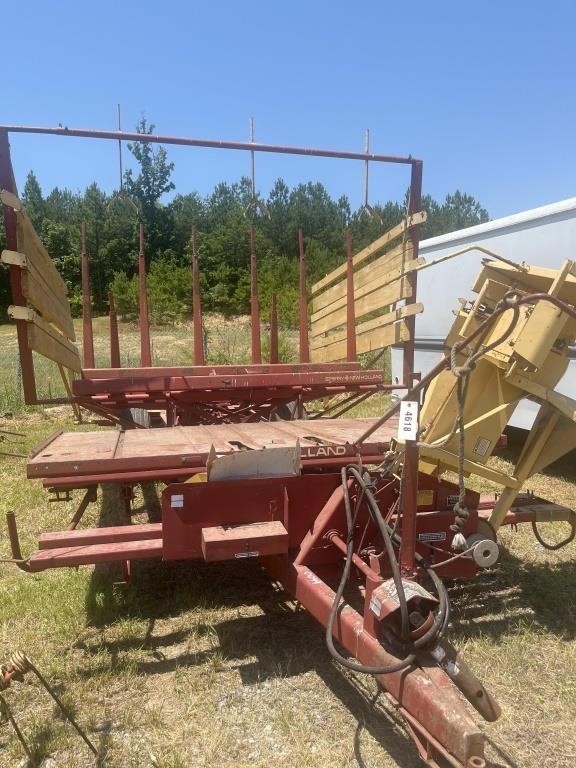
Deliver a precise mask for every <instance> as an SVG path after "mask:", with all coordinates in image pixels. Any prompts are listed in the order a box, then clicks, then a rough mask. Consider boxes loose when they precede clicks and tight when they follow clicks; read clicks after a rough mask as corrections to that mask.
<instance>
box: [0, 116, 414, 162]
mask: <svg viewBox="0 0 576 768" xmlns="http://www.w3.org/2000/svg"><path fill="white" fill-rule="evenodd" d="M0 131H7V132H8V133H34V134H43V135H51V136H74V137H76V138H83V139H110V140H112V141H140V142H142V143H144V144H179V145H182V146H188V147H207V148H209V149H238V150H244V151H248V152H272V153H276V154H283V155H306V156H308V157H332V158H338V159H341V160H362V161H366V160H369V161H370V162H374V163H400V164H404V165H410V164H412V163H416V162H419V161H418V160H416V159H415V158H413V157H410V156H408V157H401V156H396V155H378V154H374V153H368V154H367V153H366V152H347V151H342V150H335V149H314V148H312V147H292V146H284V145H281V144H260V143H258V142H251V141H225V140H220V139H196V138H188V137H183V136H163V135H159V134H150V133H132V132H129V131H100V130H93V129H88V128H68V127H64V128H63V127H56V128H49V127H44V126H30V125H0Z"/></svg>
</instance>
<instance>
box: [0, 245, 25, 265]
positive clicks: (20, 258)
mask: <svg viewBox="0 0 576 768" xmlns="http://www.w3.org/2000/svg"><path fill="white" fill-rule="evenodd" d="M0 261H1V262H2V264H11V265H13V266H15V267H21V268H22V269H26V267H27V266H28V262H27V260H26V256H24V254H23V253H19V252H18V251H9V250H7V249H5V250H3V251H2V254H1V255H0Z"/></svg>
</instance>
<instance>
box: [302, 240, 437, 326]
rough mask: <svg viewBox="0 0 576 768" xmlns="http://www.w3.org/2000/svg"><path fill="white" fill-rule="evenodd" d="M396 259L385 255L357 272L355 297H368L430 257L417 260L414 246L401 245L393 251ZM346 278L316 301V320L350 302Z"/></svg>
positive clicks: (313, 307) (314, 311)
mask: <svg viewBox="0 0 576 768" xmlns="http://www.w3.org/2000/svg"><path fill="white" fill-rule="evenodd" d="M390 254H393V255H392V258H390V260H388V259H387V258H386V257H387V256H388V255H389V254H384V256H382V257H380V258H379V259H377V260H376V261H374V262H373V263H372V264H369V265H368V266H367V267H363V268H362V269H361V270H359V271H358V272H357V273H356V274H355V275H354V298H355V299H360V298H362V296H367V295H368V294H369V293H371V292H372V291H375V290H376V289H378V288H382V287H383V286H385V285H388V284H389V283H391V282H393V281H394V280H396V279H398V278H399V277H402V275H404V274H408V272H412V271H413V270H414V269H417V268H418V267H420V266H422V265H423V264H425V263H426V259H424V258H422V257H420V258H418V259H413V258H412V255H413V250H412V247H406V248H405V249H404V248H403V247H400V249H399V251H398V252H395V253H394V252H393V251H390ZM346 293H347V291H346V281H343V282H342V283H338V284H337V285H335V286H333V287H332V288H329V289H328V290H327V291H325V292H324V293H322V294H320V296H318V297H316V298H315V299H313V300H312V319H317V318H319V317H322V316H323V315H326V314H328V313H329V312H334V310H336V309H339V308H340V307H342V306H344V304H345V303H346Z"/></svg>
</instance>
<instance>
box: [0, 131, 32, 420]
mask: <svg viewBox="0 0 576 768" xmlns="http://www.w3.org/2000/svg"><path fill="white" fill-rule="evenodd" d="M0 188H2V189H6V190H7V191H8V192H12V194H13V195H18V189H17V187H16V182H15V180H14V172H13V170H12V160H11V159H10V144H9V142H8V134H7V132H6V131H5V130H2V129H1V128H0ZM2 207H3V209H4V228H5V231H6V248H7V249H8V250H10V251H17V250H18V238H17V234H16V213H15V211H13V210H12V208H10V207H9V206H7V205H4V206H2ZM10 288H11V292H12V301H13V303H14V304H15V305H16V306H18V307H25V306H26V299H25V297H24V294H23V293H22V269H21V268H20V267H18V266H16V265H13V264H12V265H10ZM16 335H17V338H18V351H19V353H20V365H21V370H22V389H23V391H24V402H25V403H26V404H27V405H35V404H36V403H37V402H38V395H37V393H36V377H35V374H34V360H33V358H32V350H31V349H30V345H29V344H28V323H27V322H26V320H16Z"/></svg>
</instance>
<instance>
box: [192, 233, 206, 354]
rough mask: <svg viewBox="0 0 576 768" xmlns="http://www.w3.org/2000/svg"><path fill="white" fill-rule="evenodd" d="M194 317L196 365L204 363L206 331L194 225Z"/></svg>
mask: <svg viewBox="0 0 576 768" xmlns="http://www.w3.org/2000/svg"><path fill="white" fill-rule="evenodd" d="M192 317H193V325H194V328H193V331H194V365H204V333H203V330H202V299H201V296H200V268H199V265H198V251H197V250H196V227H192Z"/></svg>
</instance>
